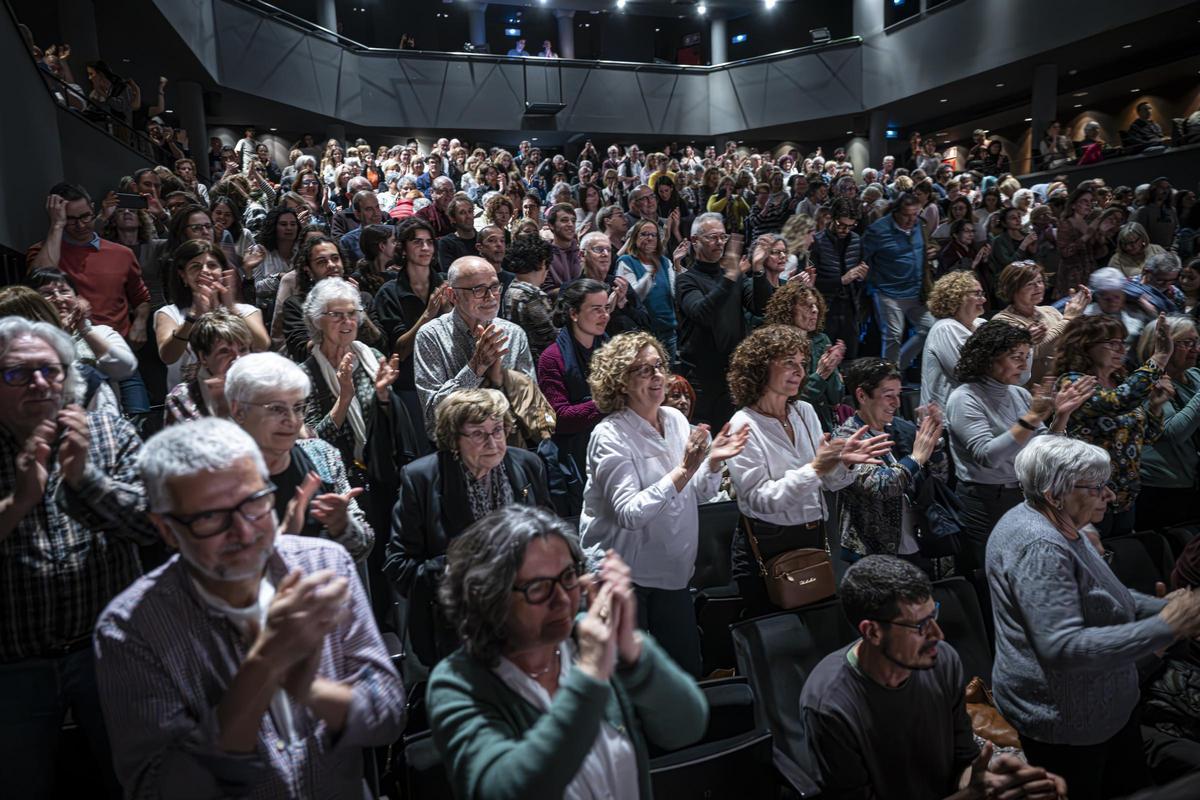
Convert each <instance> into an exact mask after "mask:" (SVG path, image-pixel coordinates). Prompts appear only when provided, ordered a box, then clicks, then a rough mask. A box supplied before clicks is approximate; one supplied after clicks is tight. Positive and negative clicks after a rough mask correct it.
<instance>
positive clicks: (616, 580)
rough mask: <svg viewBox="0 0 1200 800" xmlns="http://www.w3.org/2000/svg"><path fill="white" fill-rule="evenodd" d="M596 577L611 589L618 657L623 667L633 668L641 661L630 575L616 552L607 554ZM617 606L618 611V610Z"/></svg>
mask: <svg viewBox="0 0 1200 800" xmlns="http://www.w3.org/2000/svg"><path fill="white" fill-rule="evenodd" d="M596 577H597V578H599V580H601V581H602V582H603V583H605V584H608V585H611V586H612V587H613V590H612V598H613V599H612V602H613V608H614V609H615V610H616V611H617V612H618V613H616V614H614V615H613V617H612V627H613V630H614V631H615V632H616V635H617V655H618V657H619V658H620V659H621V663H623V664H630V665H632V664H636V663H637V662H638V660H639V659H640V658H641V657H642V637H641V636H640V635H638V632H637V595H635V594H634V592H633V573H632V571H631V570H630V569H629V566H628V565H627V564H626V563H625V562H624V561H622V560H621V556H620V555H618V554H617V551H616V550H609V551H608V552H607V553H606V554H605V556H604V560H603V561H602V562H601V563H600V569H599V570H598V571H597V573H596ZM618 606H619V608H618Z"/></svg>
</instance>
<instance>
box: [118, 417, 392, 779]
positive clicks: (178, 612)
mask: <svg viewBox="0 0 1200 800" xmlns="http://www.w3.org/2000/svg"><path fill="white" fill-rule="evenodd" d="M138 464H139V468H140V470H141V475H142V478H143V480H144V482H145V484H146V495H147V498H148V502H149V507H150V512H151V518H152V520H153V521H154V524H155V526H156V527H157V528H158V531H159V533H160V534H161V536H162V538H163V540H164V541H165V542H166V543H167V544H168V545H169V546H170V547H171V548H173V549H176V550H178V551H179V552H178V554H177V555H176V556H174V557H172V558H171V559H170V560H169V561H168V562H167V563H166V564H165V565H163V566H162V567H160V568H159V569H157V570H155V571H153V572H151V573H149V574H148V575H146V576H145V577H143V578H141V579H140V580H138V581H137V582H135V583H134V584H133V585H132V586H131V587H129V588H128V589H127V590H126V591H124V592H122V593H121V594H120V595H119V596H118V597H117V598H116V599H115V600H113V601H112V603H111V604H109V606H108V608H107V609H105V611H104V613H103V614H101V616H100V620H99V621H98V622H97V625H96V673H97V678H98V681H99V685H100V697H101V702H102V705H103V707H104V716H105V720H106V722H107V723H108V729H109V732H110V735H111V738H112V742H113V760H114V763H115V765H116V770H117V776H118V777H119V778H120V780H121V784H122V785H123V786H124V788H125V792H126V795H127V796H132V797H147V798H149V797H164V798H171V797H184V796H186V797H196V798H207V797H211V798H222V797H231V796H233V797H254V798H277V797H278V798H283V797H287V798H293V797H297V798H298V797H304V798H310V797H311V798H325V797H328V798H335V797H337V798H341V797H347V798H349V797H363V796H364V783H363V773H362V767H363V752H362V751H363V748H367V747H375V746H380V745H385V744H390V743H391V742H393V741H395V739H396V738H397V737H398V736H399V735H400V732H401V729H402V727H403V723H404V688H403V685H402V684H401V682H400V678H399V676H398V675H397V674H396V671H395V669H394V668H393V667H392V664H391V662H390V661H389V659H388V655H387V652H386V650H385V649H384V646H383V640H382V638H381V637H380V635H379V630H378V628H376V626H375V621H374V618H373V616H372V614H371V606H370V602H369V601H368V599H367V596H366V592H365V591H364V590H363V587H362V584H361V583H360V581H359V579H358V575H357V572H356V571H355V567H354V562H353V560H352V559H351V558H350V555H349V554H348V553H347V552H346V550H345V548H343V547H342V546H341V545H340V544H337V543H335V542H330V541H326V540H324V539H316V538H311V537H306V536H295V535H285V534H288V533H290V532H294V531H298V530H299V529H300V526H301V525H302V523H303V520H304V510H305V509H306V508H307V505H308V501H309V500H310V499H311V498H312V494H313V492H314V491H315V490H316V488H317V485H318V481H317V478H316V475H315V474H310V475H309V476H308V478H307V479H306V480H305V482H304V484H303V485H302V486H301V487H300V488H299V489H298V490H297V492H296V497H295V498H294V500H293V502H292V504H291V505H290V506H289V511H288V514H287V515H286V517H285V520H284V522H283V524H282V525H280V524H279V523H278V520H277V517H276V514H275V499H274V492H275V487H274V486H272V485H271V484H270V483H269V482H268V477H269V475H268V472H267V468H266V464H265V462H264V461H263V458H262V454H261V452H260V451H259V448H258V445H257V444H255V442H254V440H253V439H252V438H250V435H249V434H247V433H246V432H245V431H243V430H242V429H241V428H239V427H238V426H237V425H235V424H234V423H232V422H229V421H228V420H224V419H219V418H215V417H206V418H204V419H202V420H196V421H191V422H185V423H183V424H180V425H175V426H172V427H170V428H167V429H166V430H164V431H163V432H162V433H159V434H158V435H156V436H154V437H153V438H151V439H150V440H149V441H148V442H147V443H146V445H145V447H144V448H143V450H142V453H141V456H140V458H139V461H138Z"/></svg>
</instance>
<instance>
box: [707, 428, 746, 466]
mask: <svg viewBox="0 0 1200 800" xmlns="http://www.w3.org/2000/svg"><path fill="white" fill-rule="evenodd" d="M749 440H750V426H749V425H743V426H742V429H741V430H739V431H738V432H737V433H730V427H729V423H728V422H726V423H725V427H723V428H721V431H720V433H718V434H717V435H716V437H715V438H713V442H712V447H711V448H710V449H709V452H708V466H709V468H710V469H712V471H713V472H716V471H717V470H719V469H720V468H721V462H723V461H725V460H726V459H729V458H733V457H734V456H736V455H738V454H740V453H741V452H742V450H744V449H746V442H748V441H749Z"/></svg>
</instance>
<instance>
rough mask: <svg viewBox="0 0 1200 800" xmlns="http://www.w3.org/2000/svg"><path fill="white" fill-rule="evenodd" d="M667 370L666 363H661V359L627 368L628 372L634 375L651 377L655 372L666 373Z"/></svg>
mask: <svg viewBox="0 0 1200 800" xmlns="http://www.w3.org/2000/svg"><path fill="white" fill-rule="evenodd" d="M667 371H668V370H667V366H666V364H663V362H661V361H655V362H654V363H653V364H636V365H634V366H632V367H630V368H629V374H630V375H636V376H638V377H639V378H650V377H653V375H654V373H656V372H660V373H662V374H663V375H666V374H667Z"/></svg>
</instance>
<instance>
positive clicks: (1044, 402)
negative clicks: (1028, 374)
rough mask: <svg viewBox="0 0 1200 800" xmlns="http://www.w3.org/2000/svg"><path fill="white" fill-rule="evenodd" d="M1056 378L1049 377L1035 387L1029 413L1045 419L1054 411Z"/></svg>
mask: <svg viewBox="0 0 1200 800" xmlns="http://www.w3.org/2000/svg"><path fill="white" fill-rule="evenodd" d="M1054 380H1055V379H1054V378H1053V377H1049V378H1045V379H1043V380H1042V382H1041V383H1038V384H1035V385H1034V387H1033V392H1032V394H1033V396H1032V398H1031V399H1030V401H1029V413H1031V414H1034V415H1036V416H1038V417H1041V418H1042V419H1043V420H1045V419H1047V418H1049V416H1050V415H1051V414H1053V413H1054Z"/></svg>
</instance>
